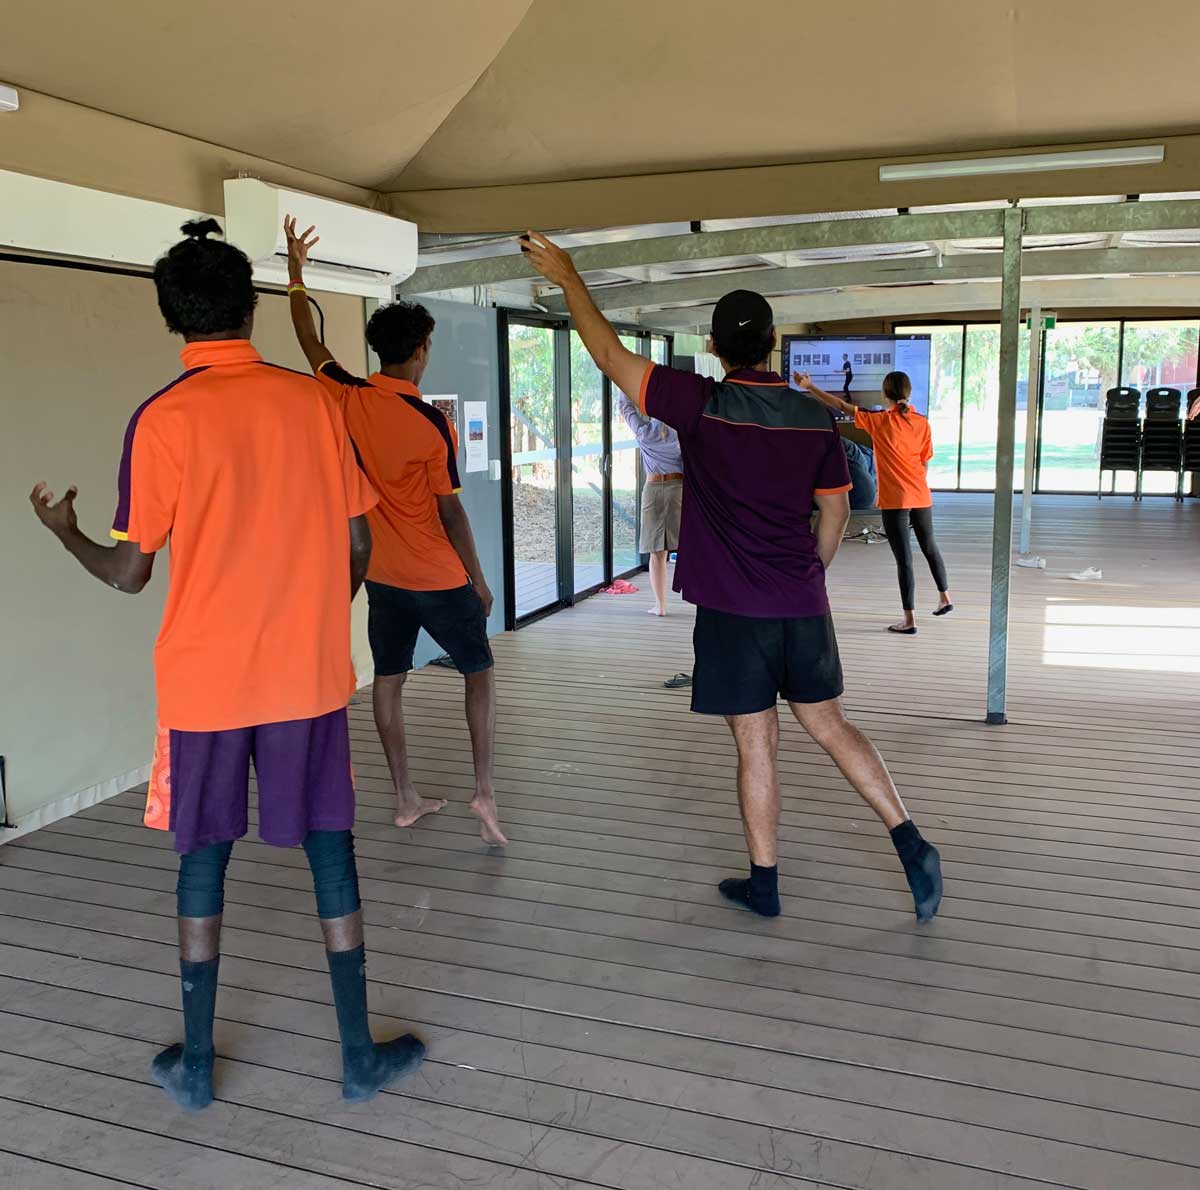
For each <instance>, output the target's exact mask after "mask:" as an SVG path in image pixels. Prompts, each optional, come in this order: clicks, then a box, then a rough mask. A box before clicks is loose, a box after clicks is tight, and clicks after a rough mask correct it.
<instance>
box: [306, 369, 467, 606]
mask: <svg viewBox="0 0 1200 1190" xmlns="http://www.w3.org/2000/svg"><path fill="white" fill-rule="evenodd" d="M317 379H318V380H319V381H320V382H321V383H322V384H323V385H324V386H325V389H326V391H327V392H329V393H330V394H331V395H332V396H333V397H334V399H335V400H336V401H337V402H338V404H339V405H340V406H341V409H342V412H343V413H344V414H345V417H346V426H347V428H348V429H349V431H350V439H351V441H352V442H353V443H354V449H355V450H356V451H357V452H358V458H359V461H360V463H361V464H362V468H363V470H364V471H365V472H366V473H367V478H368V479H369V480H370V481H371V483H372V485H373V486H374V487H375V489H376V491H378V492H379V504H378V505H377V506H376V507H375V508H374V509H373V510H372V512H371V514H370V522H371V537H372V540H373V541H374V548H373V549H372V551H371V569H370V570H369V571H368V572H367V577H368V578H369V579H370V580H371V581H372V582H375V583H384V584H386V585H387V586H389V587H402V588H404V589H405V590H406V591H450V590H454V589H455V588H458V587H463V586H465V585H466V583H467V572H466V569H465V567H464V566H463V564H462V560H461V559H460V558H459V556H458V552H457V551H456V550H455V548H454V546H452V545H451V544H450V539H449V538H448V537H447V536H446V530H445V529H444V528H443V527H442V518H441V516H440V515H439V514H438V504H437V497H438V496H450V495H453V494H454V493H455V492H458V491H461V490H462V484H461V483H460V482H459V478H458V434H457V433H456V431H455V429H454V427H453V426H452V425H451V424H450V423H449V421H448V420H447V419H446V417H445V415H444V414H443V413H442V412H441V411H440V410H438V409H435V408H434V407H433V406H432V405H427V404H426V403H425V402H424V401H423V400H422V399H421V394H420V392H419V391H418V389H417V387H416V385H415V384H410V383H409V382H408V381H407V380H393V379H392V378H391V377H390V376H385V375H384V374H383V373H382V372H375V373H373V374H372V375H371V376H370V378H369V379H366V380H363V379H361V378H359V377H357V376H353V375H351V373H349V372H347V371H346V370H345V368H343V367H341V365H339V364H338V363H336V362H335V361H334V360H328V361H327V362H326V363H325V364H323V365H322V367H321V370H320V371H319V372H318V373H317Z"/></svg>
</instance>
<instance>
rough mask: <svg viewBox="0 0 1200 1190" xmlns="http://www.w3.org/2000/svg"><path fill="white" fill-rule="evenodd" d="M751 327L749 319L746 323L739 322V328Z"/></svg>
mask: <svg viewBox="0 0 1200 1190" xmlns="http://www.w3.org/2000/svg"><path fill="white" fill-rule="evenodd" d="M749 325H750V319H749V318H747V319H746V321H745V322H739V323H738V326H749Z"/></svg>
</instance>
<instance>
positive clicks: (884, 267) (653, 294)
mask: <svg viewBox="0 0 1200 1190" xmlns="http://www.w3.org/2000/svg"><path fill="white" fill-rule="evenodd" d="M1001 259H1002V253H1000V252H979V253H970V254H963V255H959V256H946V257H943V258H942V263H941V264H940V265H939V264H938V263H937V260H936V258H935V257H932V256H926V257H917V258H914V257H911V256H910V257H892V258H888V259H884V260H861V261H852V262H850V263H848V264H830V265H801V266H799V267H797V268H789V269H761V270H755V271H753V272H746V271H745V270H742V271H736V272H730V273H718V274H710V275H707V276H704V277H687V278H681V279H675V280H672V281H660V282H652V283H648V284H642V285H619V286H612V287H606V288H604V289H596V290H593V291H592V297H593V299H594V300H595V302H596V305H597V306H599V307H600V309H601V310H609V311H612V310H645V309H647V308H650V307H657V306H667V305H676V304H681V305H687V304H689V303H710V302H712V301H714V300H716V299H717V298H719V297H721V296H722V295H723V294H725V293H727V292H728V291H729V290H731V289H737V288H741V287H745V288H748V289H754V290H757V291H758V292H759V293H762V294H764V295H765V296H766V297H775V296H778V295H780V294H787V293H803V292H805V291H809V292H811V291H814V290H819V289H846V288H850V287H852V286H860V285H919V284H924V283H928V282H930V281H975V280H981V279H985V278H988V277H998V276H1000V266H1001ZM1022 268H1023V270H1024V275H1025V276H1027V277H1028V276H1033V277H1054V276H1060V277H1088V276H1114V275H1121V274H1142V273H1200V249H1198V248H1187V247H1181V248H1176V247H1171V246H1164V247H1162V248H1125V249H1061V250H1060V249H1033V250H1027V251H1026V252H1025V255H1024V262H1023V265H1022ZM538 303H539V304H540V305H542V306H545V308H546V309H547V310H550V311H551V312H552V313H556V314H565V313H566V309H567V305H566V301H565V300H564V298H563V297H562V295H561V293H558V292H555V293H553V294H550V295H543V296H540V297H539V298H538Z"/></svg>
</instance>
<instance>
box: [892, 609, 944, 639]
mask: <svg viewBox="0 0 1200 1190" xmlns="http://www.w3.org/2000/svg"><path fill="white" fill-rule="evenodd" d="M953 610H954V604H953V603H947V604H944V605H943V606H942V607H939V608H938V609H937V611H935V612H934V613H933V614H934V615H935V616H948V615H949V614H950V613H951V612H952V611H953ZM888 631H889V632H894V633H895V634H896V635H897V636H916V635H917V626H916V625H915V624H889V625H888Z"/></svg>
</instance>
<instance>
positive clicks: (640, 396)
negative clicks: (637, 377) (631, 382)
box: [637, 363, 656, 413]
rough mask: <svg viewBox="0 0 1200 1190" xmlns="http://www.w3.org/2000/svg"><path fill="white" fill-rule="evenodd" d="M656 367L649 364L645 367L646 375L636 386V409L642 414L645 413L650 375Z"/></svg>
mask: <svg viewBox="0 0 1200 1190" xmlns="http://www.w3.org/2000/svg"><path fill="white" fill-rule="evenodd" d="M655 367H656V365H655V364H653V363H651V364H648V365H647V366H646V373H645V375H644V376H643V377H642V383H641V384H640V385H639V386H638V393H637V407H638V408H639V409H640V410H641V411H642V412H643V413H645V412H646V391H647V389H649V387H650V375H651V373H652V372H653V371H654V369H655Z"/></svg>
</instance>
